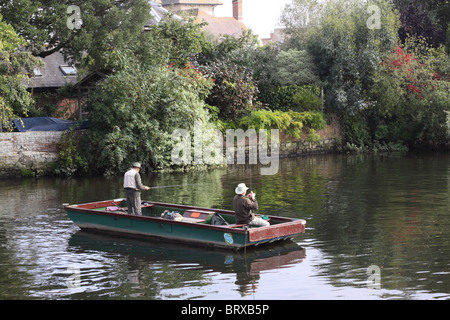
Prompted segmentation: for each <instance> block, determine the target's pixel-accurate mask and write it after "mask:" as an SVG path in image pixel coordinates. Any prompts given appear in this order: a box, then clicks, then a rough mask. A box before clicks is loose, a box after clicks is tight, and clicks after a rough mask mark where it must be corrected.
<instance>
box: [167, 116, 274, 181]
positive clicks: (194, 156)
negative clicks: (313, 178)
mask: <svg viewBox="0 0 450 320" xmlns="http://www.w3.org/2000/svg"><path fill="white" fill-rule="evenodd" d="M193 133H194V134H193V136H194V137H193V139H192V136H191V133H190V132H189V130H187V129H175V130H174V131H173V133H172V141H173V142H174V143H175V145H174V148H173V149H172V154H171V157H172V162H173V163H174V164H176V165H189V164H208V165H213V164H224V163H226V164H245V163H246V153H247V152H246V146H247V145H248V161H249V162H248V163H249V164H257V163H258V158H259V163H260V164H262V165H268V166H267V167H261V174H262V175H274V174H276V173H277V172H278V165H279V140H280V139H279V130H278V129H272V130H271V132H270V140H269V139H268V132H267V130H266V129H260V130H258V132H256V130H255V129H248V130H246V131H244V130H242V129H236V130H234V129H227V130H226V138H225V139H224V136H223V134H222V132H221V131H220V130H217V129H204V128H203V125H202V123H200V122H196V123H195V126H194V130H193ZM224 141H225V144H226V145H225V148H224ZM247 141H248V143H247ZM269 144H270V152H269V147H268V146H269ZM235 146H236V147H235ZM224 149H225V153H224Z"/></svg>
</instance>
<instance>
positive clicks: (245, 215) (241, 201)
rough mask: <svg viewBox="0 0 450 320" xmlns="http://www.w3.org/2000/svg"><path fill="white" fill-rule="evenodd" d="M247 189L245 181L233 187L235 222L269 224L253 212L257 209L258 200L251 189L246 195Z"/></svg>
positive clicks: (254, 225) (253, 225)
mask: <svg viewBox="0 0 450 320" xmlns="http://www.w3.org/2000/svg"><path fill="white" fill-rule="evenodd" d="M247 190H248V188H247V186H246V185H245V183H240V184H239V185H238V186H237V188H236V189H235V192H236V195H235V196H234V199H233V207H234V212H235V213H236V223H237V224H248V225H249V226H250V227H266V226H269V225H270V223H269V222H267V221H266V220H264V219H262V218H260V217H256V216H255V215H254V214H253V210H258V201H256V195H255V193H253V191H250V193H249V194H248V196H246V195H245V194H246V192H247Z"/></svg>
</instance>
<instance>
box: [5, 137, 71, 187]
mask: <svg viewBox="0 0 450 320" xmlns="http://www.w3.org/2000/svg"><path fill="white" fill-rule="evenodd" d="M62 133H63V132H62V131H29V132H8V133H0V178H1V177H17V176H21V172H22V170H24V169H25V170H31V171H34V172H36V171H40V170H46V169H47V168H48V167H49V164H50V163H51V162H54V161H56V160H57V159H58V151H57V143H58V141H59V139H60V138H61V135H62Z"/></svg>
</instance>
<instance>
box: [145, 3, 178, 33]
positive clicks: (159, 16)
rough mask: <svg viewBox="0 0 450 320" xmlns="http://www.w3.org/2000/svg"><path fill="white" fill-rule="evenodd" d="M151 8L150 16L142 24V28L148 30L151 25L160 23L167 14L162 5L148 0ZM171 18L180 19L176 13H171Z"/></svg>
mask: <svg viewBox="0 0 450 320" xmlns="http://www.w3.org/2000/svg"><path fill="white" fill-rule="evenodd" d="M149 2H150V4H151V6H152V8H151V10H150V14H151V15H152V17H151V18H150V19H148V20H147V22H146V23H145V25H144V30H148V28H150V27H151V26H152V25H155V24H158V23H160V22H161V21H162V20H163V19H164V18H165V17H166V16H167V14H169V11H168V10H167V9H165V8H163V7H162V5H161V4H160V3H157V2H154V1H149ZM172 17H173V19H178V20H181V17H179V16H177V15H172Z"/></svg>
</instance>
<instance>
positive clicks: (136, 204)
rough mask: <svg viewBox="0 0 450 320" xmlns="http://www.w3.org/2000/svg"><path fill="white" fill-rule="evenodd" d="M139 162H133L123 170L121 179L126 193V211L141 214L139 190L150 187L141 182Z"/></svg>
mask: <svg viewBox="0 0 450 320" xmlns="http://www.w3.org/2000/svg"><path fill="white" fill-rule="evenodd" d="M140 170H141V164H140V163H139V162H135V163H133V167H132V168H131V169H130V170H128V171H127V172H125V176H124V179H123V187H124V189H125V194H126V195H127V204H128V213H130V214H134V215H138V216H142V211H141V190H148V189H150V188H149V187H147V186H144V185H143V184H142V182H141V175H140V174H139V171H140Z"/></svg>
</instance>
